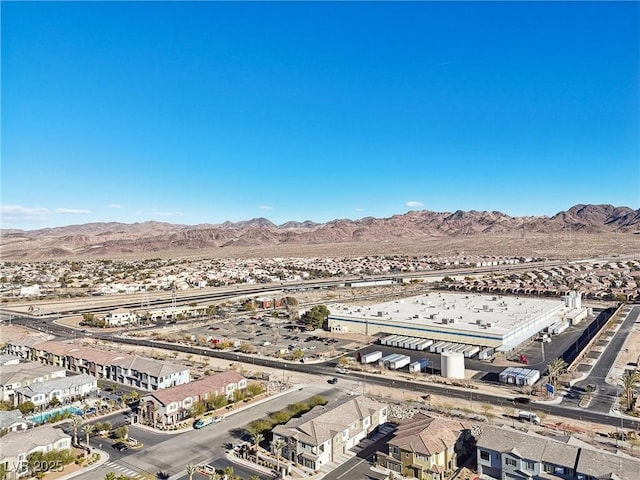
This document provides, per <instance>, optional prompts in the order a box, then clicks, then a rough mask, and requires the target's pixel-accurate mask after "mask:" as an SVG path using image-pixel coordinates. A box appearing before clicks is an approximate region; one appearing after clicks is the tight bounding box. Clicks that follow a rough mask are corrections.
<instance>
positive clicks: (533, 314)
mask: <svg viewBox="0 0 640 480" xmlns="http://www.w3.org/2000/svg"><path fill="white" fill-rule="evenodd" d="M328 308H329V310H330V312H331V315H330V316H329V323H330V325H343V326H345V327H346V328H347V330H349V331H352V332H353V331H358V332H361V333H367V334H369V335H374V334H377V333H380V332H386V333H391V334H400V335H409V336H413V337H423V338H431V339H434V340H446V341H456V342H459V343H466V344H470V345H485V346H493V347H498V348H499V347H502V346H505V347H506V346H508V348H509V349H510V348H515V346H517V344H519V343H521V342H522V341H524V340H526V339H527V338H529V337H531V336H533V335H535V334H536V333H538V332H539V331H540V330H542V329H543V328H545V327H547V326H549V325H550V324H552V323H553V322H555V321H558V320H559V319H560V316H559V315H560V314H562V313H563V312H566V311H568V310H569V309H568V308H567V307H565V305H564V302H563V300H562V299H560V298H558V299H556V300H553V299H537V298H521V297H507V296H500V295H487V294H477V293H464V294H457V293H449V292H430V293H427V294H424V295H419V296H416V297H410V298H405V299H400V300H394V301H390V302H384V303H379V304H376V305H370V306H350V305H345V304H333V305H329V307H328ZM365 330H366V331H365Z"/></svg>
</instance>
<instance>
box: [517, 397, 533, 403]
mask: <svg viewBox="0 0 640 480" xmlns="http://www.w3.org/2000/svg"><path fill="white" fill-rule="evenodd" d="M513 401H514V402H515V403H531V400H530V399H528V398H527V397H516V398H514V399H513Z"/></svg>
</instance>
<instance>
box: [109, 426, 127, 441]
mask: <svg viewBox="0 0 640 480" xmlns="http://www.w3.org/2000/svg"><path fill="white" fill-rule="evenodd" d="M113 436H114V437H115V438H118V439H123V440H126V438H127V437H128V436H129V429H128V428H127V426H126V425H123V426H121V427H118V428H116V429H115V430H114V431H113Z"/></svg>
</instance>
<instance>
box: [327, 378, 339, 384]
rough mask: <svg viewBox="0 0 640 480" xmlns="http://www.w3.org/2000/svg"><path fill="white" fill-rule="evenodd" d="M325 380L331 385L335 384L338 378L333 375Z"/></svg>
mask: <svg viewBox="0 0 640 480" xmlns="http://www.w3.org/2000/svg"><path fill="white" fill-rule="evenodd" d="M327 382H329V383H330V384H331V385H335V384H336V383H338V379H337V378H336V377H333V378H330V379H329V380H327Z"/></svg>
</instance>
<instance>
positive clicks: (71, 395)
mask: <svg viewBox="0 0 640 480" xmlns="http://www.w3.org/2000/svg"><path fill="white" fill-rule="evenodd" d="M97 389H98V385H97V380H96V378H95V377H92V376H90V375H85V374H80V375H75V376H73V377H65V378H56V379H53V380H48V381H46V382H36V383H32V384H31V385H29V386H26V387H20V388H16V389H15V390H14V392H15V396H14V401H13V404H14V405H16V406H17V405H20V404H21V403H24V402H27V401H30V402H33V404H34V405H35V406H36V407H39V406H42V405H47V404H49V402H51V400H53V399H54V398H57V399H58V400H59V401H60V402H62V403H64V402H70V401H74V400H79V399H81V398H84V397H86V396H87V395H88V394H89V393H91V392H93V391H95V390H97Z"/></svg>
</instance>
